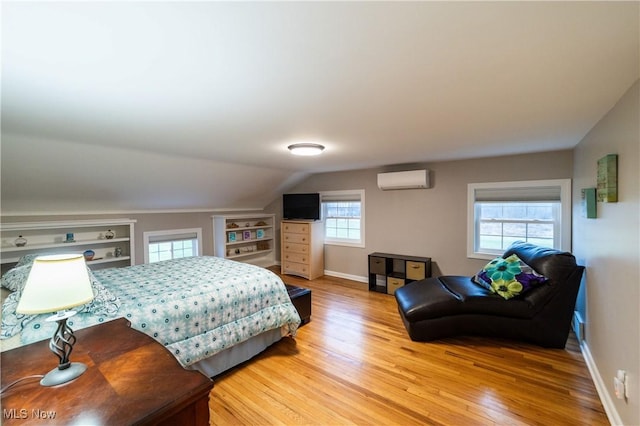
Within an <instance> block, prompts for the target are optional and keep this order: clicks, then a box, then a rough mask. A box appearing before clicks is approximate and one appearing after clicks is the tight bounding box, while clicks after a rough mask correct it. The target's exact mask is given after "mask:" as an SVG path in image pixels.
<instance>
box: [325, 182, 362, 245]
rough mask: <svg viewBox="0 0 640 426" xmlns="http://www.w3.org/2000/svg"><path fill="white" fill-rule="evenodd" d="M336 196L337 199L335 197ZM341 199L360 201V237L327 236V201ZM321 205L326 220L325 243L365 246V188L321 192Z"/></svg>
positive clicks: (338, 200)
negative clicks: (356, 238)
mask: <svg viewBox="0 0 640 426" xmlns="http://www.w3.org/2000/svg"><path fill="white" fill-rule="evenodd" d="M334 198H335V199H334ZM340 201H358V202H360V238H359V239H358V240H355V239H345V238H331V237H327V228H326V224H327V221H326V215H325V203H328V202H340ZM320 205H321V209H322V221H323V222H324V224H325V226H324V231H323V232H324V244H325V245H333V246H344V247H358V248H364V247H365V191H364V189H350V190H340V191H323V192H320Z"/></svg>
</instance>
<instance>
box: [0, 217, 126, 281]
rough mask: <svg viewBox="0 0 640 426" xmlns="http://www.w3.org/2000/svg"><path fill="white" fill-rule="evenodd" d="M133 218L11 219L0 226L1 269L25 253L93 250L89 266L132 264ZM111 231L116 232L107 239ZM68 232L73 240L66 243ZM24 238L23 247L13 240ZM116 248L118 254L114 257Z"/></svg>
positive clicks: (103, 266)
mask: <svg viewBox="0 0 640 426" xmlns="http://www.w3.org/2000/svg"><path fill="white" fill-rule="evenodd" d="M135 222H136V221H135V220H132V219H100V220H70V221H49V222H12V223H2V224H1V225H0V226H1V227H0V234H1V236H0V239H1V241H0V254H1V256H0V262H1V263H2V266H3V269H5V267H6V266H9V265H10V264H13V263H16V262H17V261H18V260H20V258H21V257H22V256H24V255H27V254H36V255H47V254H63V253H83V252H84V251H85V250H93V251H94V252H95V255H94V259H93V260H91V261H88V262H87V265H89V266H90V267H91V268H92V269H101V268H106V267H122V266H131V265H134V264H135V256H134V244H133V243H134V224H135ZM109 230H111V231H112V232H113V233H114V234H115V235H114V236H113V237H112V238H107V232H108V231H109ZM67 234H73V240H72V241H69V242H67ZM19 236H22V237H23V238H25V239H26V240H27V243H26V244H25V245H24V246H23V247H17V246H16V243H15V241H16V239H17V238H18V237H19ZM116 248H119V251H120V252H121V254H120V255H119V256H116V253H115V252H116Z"/></svg>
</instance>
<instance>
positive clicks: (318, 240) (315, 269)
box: [280, 220, 324, 280]
mask: <svg viewBox="0 0 640 426" xmlns="http://www.w3.org/2000/svg"><path fill="white" fill-rule="evenodd" d="M323 225H324V224H323V223H322V222H308V221H306V222H305V221H297V220H283V221H282V223H281V226H280V233H281V240H280V243H281V256H280V261H281V264H282V268H281V270H282V273H283V274H289V275H297V276H300V277H303V278H307V279H309V280H312V279H314V278H318V277H321V276H322V275H324V226H323Z"/></svg>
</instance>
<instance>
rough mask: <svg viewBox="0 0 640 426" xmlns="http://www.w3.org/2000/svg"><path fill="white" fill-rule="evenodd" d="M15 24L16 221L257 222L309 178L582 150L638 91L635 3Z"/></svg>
mask: <svg viewBox="0 0 640 426" xmlns="http://www.w3.org/2000/svg"><path fill="white" fill-rule="evenodd" d="M1 7H2V80H1V81H2V152H1V153H2V176H1V178H2V181H1V184H2V214H4V215H6V214H18V213H27V212H29V213H37V212H65V211H75V212H109V211H125V210H172V209H175V210H184V209H212V208H213V209H224V208H230V209H231V208H262V207H264V206H265V205H267V204H268V203H269V202H271V201H273V200H274V199H275V197H277V196H278V195H279V193H281V192H282V191H283V190H286V189H287V188H288V187H290V186H291V185H292V184H293V183H295V182H296V181H297V180H299V179H301V178H303V177H304V176H307V175H309V174H311V173H318V172H328V171H338V170H348V169H361V168H371V167H382V166H387V165H392V164H404V163H416V162H434V161H442V160H454V159H467V158H475V157H482V156H493V155H508V154H519V153H529V152H538V151H548V150H559V149H567V148H572V147H574V146H575V145H576V144H577V143H578V142H579V141H580V140H581V139H582V137H584V136H585V134H586V133H587V132H588V131H589V130H590V129H591V128H592V127H593V126H594V125H595V124H596V122H597V121H598V120H599V119H600V118H601V117H602V116H603V115H604V114H605V113H606V112H607V111H609V109H610V108H611V107H612V106H613V105H614V104H615V102H616V101H617V100H618V99H619V98H620V97H621V96H622V94H623V93H624V92H625V91H626V90H627V89H628V88H629V87H630V86H631V85H632V84H633V83H634V82H635V81H636V80H637V79H638V77H639V76H640V72H639V63H640V57H639V50H640V48H639V15H640V6H639V3H638V2H619V3H618V2H608V1H605V2H206V1H201V2H187V1H175V2H146V1H140V2H134V1H130V2H56V1H45V2H12V1H4V2H3V3H2V6H1ZM307 141H314V142H319V143H322V144H324V145H325V146H326V150H325V152H324V153H323V154H322V155H321V156H319V157H307V158H302V157H293V156H291V155H290V154H289V153H288V152H287V149H286V147H287V146H288V145H289V144H291V143H294V142H307Z"/></svg>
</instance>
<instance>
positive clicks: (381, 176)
mask: <svg viewBox="0 0 640 426" xmlns="http://www.w3.org/2000/svg"><path fill="white" fill-rule="evenodd" d="M378 188H380V189H382V190H383V191H388V190H392V189H416V188H429V170H408V171H406V172H390V173H378Z"/></svg>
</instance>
